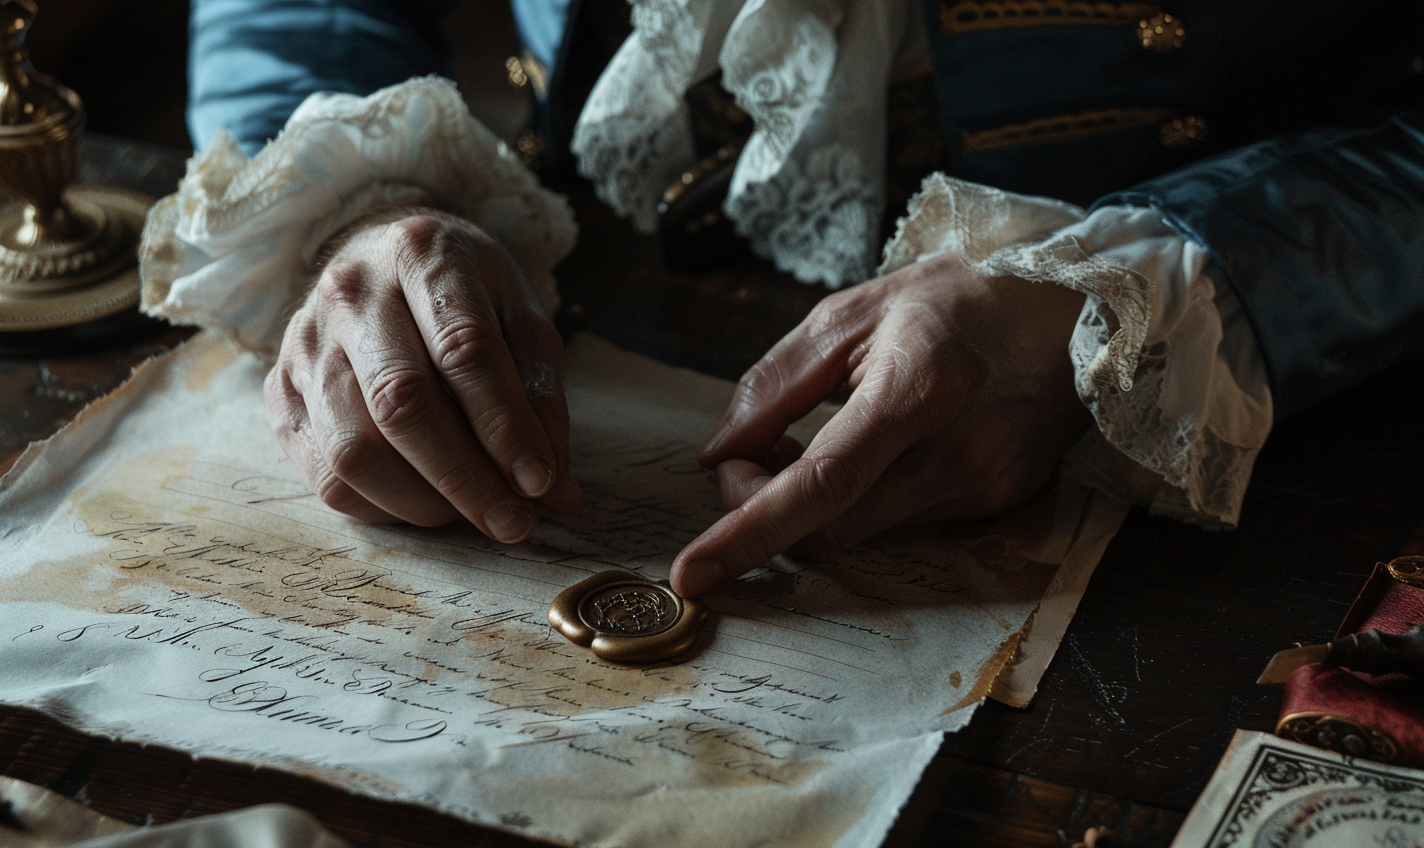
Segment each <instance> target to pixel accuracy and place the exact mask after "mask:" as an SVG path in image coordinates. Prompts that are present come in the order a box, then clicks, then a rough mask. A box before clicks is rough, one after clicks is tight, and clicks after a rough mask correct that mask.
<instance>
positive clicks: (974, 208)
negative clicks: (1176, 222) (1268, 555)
mask: <svg viewBox="0 0 1424 848" xmlns="http://www.w3.org/2000/svg"><path fill="white" fill-rule="evenodd" d="M1083 217H1084V213H1083V212H1082V210H1080V209H1078V208H1077V207H1073V206H1070V205H1069V204H1064V203H1058V202H1056V201H1050V200H1045V199H1042V198H1029V197H1023V196H1020V195H1013V194H1010V193H1009V192H1003V191H998V190H996V189H991V188H987V187H985V186H978V185H974V184H972V183H966V182H962V181H960V180H955V179H952V178H949V177H945V176H943V175H942V174H935V175H933V176H931V177H930V178H929V179H927V180H925V185H924V188H923V189H922V191H921V193H920V194H919V195H918V196H917V197H915V199H914V200H912V201H911V205H910V211H909V214H908V215H907V216H906V217H905V218H904V219H902V220H901V221H900V225H899V229H898V232H897V233H896V235H895V237H894V238H893V239H892V240H891V241H890V243H889V244H888V245H887V246H886V252H885V261H884V263H883V264H882V265H881V268H880V273H888V272H890V271H893V270H896V269H898V268H901V267H904V266H905V265H908V264H910V263H911V262H914V261H917V260H920V259H924V258H928V257H929V256H933V255H936V254H938V253H942V252H945V251H949V250H954V251H957V252H958V253H959V254H960V255H961V256H962V257H963V258H964V259H965V261H966V262H968V263H969V264H970V265H972V266H974V267H975V268H977V269H978V270H980V271H981V272H982V273H985V274H990V275H994V276H999V275H1012V276H1017V277H1021V278H1023V279H1027V280H1033V281H1036V282H1054V283H1058V284H1060V285H1065V286H1067V287H1069V288H1071V289H1074V290H1076V291H1081V292H1083V293H1084V294H1086V295H1087V300H1086V302H1085V304H1084V307H1083V311H1082V313H1081V315H1080V316H1079V320H1078V326H1077V327H1076V328H1075V330H1074V334H1073V339H1072V342H1071V343H1070V351H1069V352H1070V355H1071V356H1072V359H1073V367H1074V372H1075V378H1076V383H1077V390H1078V395H1079V397H1081V398H1082V399H1083V402H1084V403H1085V404H1086V405H1087V406H1088V407H1089V409H1091V410H1092V412H1093V416H1094V418H1095V420H1096V421H1097V424H1098V432H1097V433H1095V434H1094V435H1095V437H1096V441H1095V440H1094V439H1085V440H1084V441H1083V442H1082V443H1080V445H1079V447H1076V448H1075V449H1074V451H1073V452H1072V454H1070V457H1069V459H1068V461H1067V462H1066V463H1065V468H1066V470H1068V471H1070V473H1073V474H1074V476H1076V477H1078V478H1079V479H1082V480H1084V481H1085V482H1088V483H1090V484H1092V485H1095V486H1097V487H1098V488H1101V489H1103V490H1105V491H1107V492H1108V493H1109V494H1115V495H1117V496H1119V497H1127V498H1130V499H1133V500H1150V501H1151V503H1152V508H1153V510H1154V511H1156V512H1162V513H1165V514H1168V515H1171V516H1173V517H1174V518H1178V519H1183V520H1188V521H1193V522H1197V523H1202V524H1207V525H1211V526H1234V524H1235V522H1236V520H1237V518H1238V517H1239V513H1240V506H1241V500H1242V497H1243V496H1244V494H1245V490H1246V485H1247V483H1248V482H1249V480H1250V477H1251V469H1252V466H1253V465H1254V462H1255V457H1256V454H1257V452H1258V451H1259V449H1260V445H1259V444H1258V445H1256V446H1254V447H1253V446H1242V445H1236V444H1232V443H1231V442H1229V441H1227V440H1225V439H1223V438H1221V437H1220V436H1219V435H1217V434H1216V433H1215V432H1214V431H1213V430H1212V429H1211V427H1210V426H1209V424H1207V423H1206V421H1205V419H1206V418H1207V415H1203V416H1202V419H1201V420H1197V419H1190V420H1189V419H1175V418H1173V417H1171V416H1169V415H1167V414H1166V412H1165V411H1164V410H1163V407H1162V402H1161V400H1162V395H1163V386H1164V375H1165V374H1166V373H1167V370H1168V369H1169V368H1181V367H1196V368H1203V369H1210V368H1212V367H1219V366H1216V364H1215V363H1214V361H1208V362H1195V363H1175V362H1173V359H1174V357H1173V356H1172V353H1171V351H1172V348H1171V346H1170V337H1169V339H1168V340H1166V341H1160V342H1157V343H1154V344H1153V345H1152V346H1151V347H1150V348H1146V349H1144V348H1145V346H1146V340H1147V338H1148V334H1149V330H1150V328H1151V324H1152V320H1153V314H1152V305H1151V304H1152V300H1151V297H1150V289H1151V287H1153V286H1155V285H1158V283H1156V282H1154V281H1150V280H1148V279H1147V278H1145V277H1144V276H1143V275H1142V274H1140V273H1138V272H1137V271H1135V270H1133V269H1131V268H1126V267H1122V266H1118V265H1113V264H1110V263H1108V262H1105V261H1103V260H1101V259H1099V258H1097V257H1094V256H1089V255H1088V254H1087V253H1086V252H1085V251H1084V250H1083V248H1082V246H1081V245H1080V243H1079V241H1078V240H1077V239H1076V238H1075V237H1073V236H1072V235H1071V234H1069V233H1063V232H1057V231H1058V230H1061V229H1063V228H1065V227H1068V226H1070V225H1072V224H1075V223H1078V222H1079V221H1081V220H1082V219H1083ZM1213 352H1214V351H1213ZM1203 382H1204V383H1205V382H1208V381H1203ZM1263 437H1264V434H1263ZM1103 439H1106V441H1105V442H1104V441H1103ZM1109 445H1110V447H1109ZM1113 454H1115V455H1116V456H1117V457H1118V459H1117V460H1114V459H1113V457H1112V455H1113ZM1122 457H1126V458H1128V459H1130V460H1131V461H1132V462H1133V463H1135V466H1133V467H1131V468H1124V467H1123V466H1124V464H1123V462H1122V461H1121V458H1122ZM1134 469H1135V471H1134ZM1164 483H1165V484H1166V485H1165V486H1164V485H1162V484H1164Z"/></svg>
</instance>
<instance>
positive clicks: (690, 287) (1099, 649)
mask: <svg viewBox="0 0 1424 848" xmlns="http://www.w3.org/2000/svg"><path fill="white" fill-rule="evenodd" d="M86 157H87V165H88V171H87V173H88V176H89V178H90V179H92V180H96V181H102V182H108V183H116V184H122V185H128V186H130V187H135V188H141V189H144V190H146V191H149V192H151V193H159V194H161V193H163V192H165V191H167V190H168V189H169V188H171V186H172V185H173V183H174V182H175V181H176V179H177V177H178V176H179V175H180V174H181V170H182V157H181V155H179V154H177V153H176V152H172V151H164V150H158V149H153V148H149V147H144V146H140V145H136V144H131V143H124V142H118V141H114V140H105V139H93V140H91V142H90V143H89V145H88V147H87V153H86ZM574 200H575V206H576V208H577V209H578V210H579V215H580V220H581V225H582V227H583V230H582V238H581V243H580V246H579V248H578V249H577V250H576V251H575V253H574V255H573V256H572V257H571V258H570V259H569V260H568V261H567V262H566V263H565V264H564V266H563V267H562V268H561V270H560V279H561V285H562V286H563V289H564V293H565V298H566V300H568V301H570V302H574V303H579V304H582V305H583V307H584V309H585V314H586V318H587V323H588V326H589V328H590V329H591V330H593V331H594V332H597V333H600V334H602V335H604V336H606V337H608V338H610V339H612V340H614V341H616V342H618V343H619V344H621V345H623V346H624V347H627V348H629V349H632V350H635V351H637V352H640V353H645V354H649V355H652V356H655V357H657V358H660V359H663V360H664V361H667V362H670V363H673V364H676V365H682V366H688V367H692V368H696V369H699V370H703V371H707V372H709V373H713V374H717V375H719V376H723V377H736V376H737V375H738V373H739V372H740V371H741V369H743V368H745V367H746V366H747V365H748V364H750V362H752V361H753V360H754V359H755V358H756V356H757V355H758V354H759V353H760V352H761V351H763V350H765V349H766V348H767V347H769V346H770V345H771V344H772V343H773V342H774V341H775V340H776V339H777V338H778V337H779V336H780V335H781V334H782V333H783V332H785V331H786V330H788V329H790V328H791V327H792V326H794V325H795V324H796V322H797V321H798V320H799V319H800V317H801V316H802V315H804V314H805V312H806V311H807V310H808V309H809V308H810V307H811V305H812V304H813V303H814V302H815V301H816V300H817V299H818V298H819V296H820V294H821V291H820V290H819V289H817V288H812V287H807V286H802V285H800V284H798V283H795V282H794V281H791V280H789V279H787V278H786V277H784V276H783V275H779V274H776V273H774V272H772V271H769V270H768V269H766V268H765V267H761V266H754V265H749V266H746V267H743V268H740V269H737V270H733V271H726V272H719V273H715V274H670V273H668V272H667V271H666V270H665V269H664V267H663V265H662V262H661V258H660V255H659V249H658V245H657V242H656V240H655V239H651V238H647V237H642V236H637V235H634V234H633V233H632V232H631V231H630V230H629V229H628V227H627V226H626V225H625V224H623V223H622V222H619V221H616V220H614V219H613V218H612V216H611V215H610V214H609V213H608V212H606V211H605V210H603V209H602V208H601V207H599V206H598V205H597V204H595V203H593V202H592V201H590V200H589V199H588V198H586V197H582V196H580V195H579V194H578V193H577V192H576V193H575V195H574ZM185 335H186V333H185V331H181V330H174V329H171V328H168V329H164V328H158V329H156V330H150V331H148V332H147V333H146V334H145V335H142V337H140V338H133V339H129V340H126V341H124V342H122V343H118V344H113V345H111V346H109V347H105V348H102V349H98V350H94V351H91V352H88V353H82V354H78V355H72V356H47V357H38V356H33V355H30V356H18V357H11V358H7V359H0V468H4V467H8V465H9V464H10V463H11V462H12V461H13V459H14V457H15V455H16V454H17V452H18V451H19V449H21V448H22V447H23V445H24V443H25V442H26V441H28V440H31V439H36V438H41V437H44V436H46V435H48V434H49V433H51V432H53V431H54V430H55V429H57V428H58V427H59V426H61V425H62V423H63V422H64V421H65V420H67V419H68V418H69V417H71V416H72V415H73V414H74V413H75V412H77V411H78V410H79V408H80V407H81V406H82V405H83V404H85V403H87V402H88V401H89V400H91V399H93V398H94V397H97V396H98V395H100V394H101V393H103V392H106V391H108V390H110V389H112V388H113V387H114V386H116V385H117V384H118V382H119V381H120V380H121V379H122V378H123V377H124V376H125V375H126V374H127V373H128V369H129V368H130V367H132V366H133V365H134V364H136V363H137V362H139V361H141V360H142V359H143V358H144V357H146V356H149V355H152V354H153V353H155V352H158V351H161V350H163V349H165V348H167V347H169V346H171V345H173V344H176V343H177V342H178V341H180V340H181V339H182V338H183V337H184V336H185ZM1421 398H1424V374H1421V372H1420V370H1419V369H1418V368H1417V367H1408V366H1401V367H1396V368H1395V369H1393V370H1392V371H1390V372H1389V373H1387V374H1385V375H1382V376H1380V377H1378V378H1376V379H1374V380H1372V381H1370V382H1368V383H1366V384H1365V385H1362V386H1360V387H1358V388H1357V389H1355V390H1353V391H1351V392H1349V393H1348V394H1346V395H1343V396H1341V397H1339V398H1337V399H1335V400H1334V401H1332V402H1331V403H1330V404H1328V405H1326V406H1324V407H1322V408H1319V409H1316V410H1313V411H1311V412H1308V413H1305V414H1303V415H1300V416H1299V417H1297V418H1294V419H1292V420H1290V421H1287V422H1284V423H1282V424H1281V425H1280V426H1279V427H1278V428H1277V431H1276V432H1275V434H1273V435H1272V437H1271V441H1270V443H1269V444H1268V445H1267V447H1266V449H1265V451H1264V452H1263V453H1262V455H1261V458H1260V461H1259V462H1258V464H1257V469H1256V475H1255V480H1254V482H1253V483H1252V487H1251V490H1250V493H1249V494H1248V496H1247V499H1246V505H1245V509H1244V511H1243V515H1242V520H1241V529H1239V530H1236V531H1233V532H1225V533H1213V532H1204V531H1201V530H1198V529H1195V528H1192V527H1188V526H1184V525H1181V524H1177V523H1175V522H1172V521H1167V520H1164V519H1160V518H1153V517H1150V516H1148V515H1147V514H1146V513H1145V512H1143V511H1141V510H1138V511H1134V512H1133V513H1132V515H1130V516H1129V518H1128V520H1127V521H1126V523H1125V524H1124V525H1123V527H1122V530H1121V532H1120V533H1119V534H1118V536H1117V538H1116V539H1115V540H1114V541H1113V542H1112V544H1111V545H1110V546H1109V547H1108V550H1107V554H1106V555H1105V556H1104V558H1103V561H1102V563H1101V564H1100V565H1099V566H1098V570H1097V573H1096V574H1095V575H1094V577H1093V580H1092V584H1091V585H1090V586H1089V588H1088V591H1087V594H1086V595H1085V597H1084V598H1083V602H1082V606H1081V607H1080V608H1079V610H1078V615H1077V617H1076V618H1075V620H1074V621H1073V624H1072V625H1071V626H1070V628H1069V629H1068V633H1067V636H1066V638H1065V639H1064V641H1063V644H1062V647H1061V648H1060V649H1059V652H1058V656H1057V657H1056V658H1055V660H1054V661H1053V664H1052V665H1051V666H1050V667H1049V669H1048V673H1047V675H1046V676H1045V677H1044V680H1043V684H1042V686H1041V688H1040V690H1039V694H1038V696H1037V697H1036V698H1035V699H1034V701H1033V703H1032V704H1031V705H1030V706H1029V707H1028V708H1026V709H1022V710H1017V709H1010V708H1008V707H1004V706H1002V705H999V704H996V703H992V702H991V703H988V704H986V705H984V706H983V707H981V708H980V709H979V711H978V713H977V714H976V715H975V717H974V719H973V720H972V721H971V722H970V724H969V726H968V728H967V729H965V730H964V731H962V732H960V733H958V734H955V735H953V736H951V737H949V738H948V739H947V740H946V742H945V744H944V747H943V748H942V749H941V751H940V753H939V755H938V756H937V757H936V758H935V759H934V760H933V762H932V763H931V764H930V766H929V768H928V770H927V771H926V773H925V775H924V778H923V779H922V780H921V782H920V785H919V788H918V789H917V790H916V791H915V794H914V796H913V797H912V799H911V801H910V803H909V804H908V805H907V807H906V809H905V810H904V812H903V813H902V814H901V817H900V820H899V822H898V823H897V824H896V826H895V828H894V830H893V831H892V833H891V836H890V839H889V841H888V843H887V844H888V845H892V846H911V845H914V846H920V845H924V846H931V845H933V846H942V845H956V846H959V845H963V846H1061V845H1066V844H1068V843H1070V842H1071V841H1073V840H1074V839H1077V838H1079V837H1081V835H1082V833H1083V831H1084V830H1085V829H1086V828H1088V827H1091V826H1102V825H1105V826H1107V827H1109V828H1111V829H1112V830H1113V831H1114V832H1115V833H1116V835H1117V840H1116V841H1115V842H1114V843H1113V844H1114V845H1123V846H1165V845H1167V844H1168V843H1169V842H1170V841H1171V838H1172V836H1173V834H1174V833H1175V832H1176V830H1177V828H1178V826H1179V825H1180V823H1181V821H1182V818H1183V816H1184V814H1185V812H1186V811H1187V809H1188V808H1190V806H1191V805H1192V803H1193V802H1194V801H1195V800H1196V797H1197V795H1198V794H1199V793H1200V792H1201V790H1202V788H1203V787H1204V786H1205V784H1206V782H1207V779H1208V778H1209V777H1210V775H1211V773H1212V770H1213V768H1214V767H1215V765H1216V762H1217V760H1218V758H1219V757H1220V756H1221V753H1222V752H1223V751H1224V749H1225V747H1226V744H1227V741H1228V740H1229V739H1230V737H1231V734H1232V732H1233V730H1234V729H1236V728H1238V727H1241V728H1249V729H1255V730H1269V729H1271V728H1272V727H1273V726H1274V724H1275V718H1276V710H1277V707H1278V705H1279V691H1278V690H1276V689H1273V688H1265V687H1257V686H1255V685H1254V684H1253V683H1252V681H1253V680H1254V679H1255V677H1256V675H1257V673H1258V672H1259V671H1260V670H1261V668H1262V667H1263V665H1264V664H1265V662H1266V660H1267V659H1268V658H1269V657H1270V656H1271V654H1272V653H1274V652H1275V651H1276V650H1278V649H1280V648H1283V647H1289V646H1290V645H1291V643H1293V642H1295V641H1306V642H1317V641H1321V640H1324V639H1326V638H1328V637H1329V636H1330V635H1331V633H1332V632H1333V630H1334V628H1335V626H1336V624H1337V623H1338V622H1339V620H1340V619H1341V617H1342V616H1343V615H1344V613H1345V610H1346V608H1347V607H1348V606H1349V603H1350V601H1351V600H1352V599H1353V598H1354V594H1355V592H1356V590H1357V589H1358V588H1359V586H1360V585H1361V584H1362V583H1363V582H1364V580H1365V577H1366V576H1367V575H1368V573H1369V570H1370V568H1371V567H1372V566H1373V564H1374V563H1375V562H1376V561H1379V560H1384V559H1389V558H1391V557H1394V556H1397V555H1400V554H1402V553H1415V554H1424V486H1421V481H1424V429H1421V426H1420V421H1421V420H1424V419H1422V418H1421V413H1424V400H1421ZM0 768H3V770H4V774H6V775H8V776H11V777H16V778H20V779H23V780H28V781H31V782H33V783H37V784H40V785H43V786H48V787H50V788H53V789H55V790H57V791H59V792H61V793H63V794H65V795H68V796H70V797H73V798H76V799H78V800H80V801H82V802H83V803H85V804H88V805H89V806H91V807H92V808H94V809H96V810H99V811H101V812H103V813H106V814H108V815H111V816H115V817H118V818H120V819H123V820H125V821H130V822H135V823H145V822H165V821H170V820H173V819H176V818H183V817H188V816H195V815H201V814H204V813H211V812H218V811H223V810H229V809H233V808H235V807H240V806H246V805H250V804H257V803H263V802H269V801H286V802H289V803H293V804H297V805H299V806H302V807H305V808H306V809H308V810H310V811H311V812H313V813H315V814H316V815H317V816H318V817H320V818H321V819H322V820H323V821H324V822H325V823H326V824H327V826H328V827H330V828H331V829H332V830H333V831H335V832H336V833H338V834H340V835H342V836H343V837H345V838H347V839H348V840H350V841H351V842H352V843H353V844H356V845H412V846H416V845H419V846H445V845H456V844H459V845H480V846H520V845H531V844H533V843H530V842H528V841H526V840H522V839H519V838H516V837H512V836H509V835H506V834H502V833H497V832H493V831H488V830H484V829H482V828H478V827H475V826H473V825H470V824H467V823H464V822H461V821H459V820H456V819H453V818H450V817H447V816H442V815H438V814H435V813H432V812H429V811H427V810H424V809H420V808H415V807H403V806H399V805H393V804H384V803H375V802H371V801H367V800H364V799H362V798H359V797H357V796H354V795H351V794H349V793H346V792H344V791H342V790H341V789H339V788H337V787H333V786H329V785H324V784H319V783H315V782H313V781H310V780H307V779H304V778H300V777H297V776H294V775H289V774H285V773H281V772H277V771H273V770H269V769H253V768H251V767H247V766H242V765H237V764H234V763H229V762H223V761H216V760H204V759H199V760H194V759H191V758H190V757H188V756H187V755H186V754H182V753H178V752H175V751H169V750H163V749H158V748H153V747H147V748H145V747H139V746H137V745H133V744H128V743H125V742H123V741H120V740H105V739H98V738H92V737H88V736H84V735H82V734H80V733H77V732H75V731H73V730H70V729H68V728H66V727H63V726H61V725H60V724H58V723H56V722H54V721H52V720H50V719H48V718H46V717H44V716H41V715H39V714H37V713H34V712H31V711H27V710H21V709H14V708H3V707H0ZM1065 837H1066V838H1065ZM0 841H3V840H0Z"/></svg>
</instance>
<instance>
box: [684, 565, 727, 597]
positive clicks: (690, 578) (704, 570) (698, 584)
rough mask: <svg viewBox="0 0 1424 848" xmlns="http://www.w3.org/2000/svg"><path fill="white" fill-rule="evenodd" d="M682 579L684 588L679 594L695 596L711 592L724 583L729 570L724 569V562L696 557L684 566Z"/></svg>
mask: <svg viewBox="0 0 1424 848" xmlns="http://www.w3.org/2000/svg"><path fill="white" fill-rule="evenodd" d="M679 576H680V577H681V579H680V580H679V581H678V582H679V583H680V584H682V589H681V590H680V591H679V592H678V594H680V595H682V596H683V597H684V598H695V597H697V596H698V595H701V594H703V593H704V592H710V591H712V590H713V589H716V588H717V587H718V586H721V585H722V582H723V581H724V580H725V579H726V577H727V572H725V571H723V570H722V564H721V563H719V562H715V561H713V560H710V559H695V560H693V561H691V562H689V563H688V564H687V565H684V566H683V567H682V574H681V575H679Z"/></svg>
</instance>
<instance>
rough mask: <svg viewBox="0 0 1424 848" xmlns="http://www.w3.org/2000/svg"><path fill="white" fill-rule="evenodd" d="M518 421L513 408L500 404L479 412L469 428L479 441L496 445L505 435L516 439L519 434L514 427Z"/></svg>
mask: <svg viewBox="0 0 1424 848" xmlns="http://www.w3.org/2000/svg"><path fill="white" fill-rule="evenodd" d="M518 420H519V417H518V415H517V414H516V413H515V410H514V409H513V408H511V407H510V406H509V405H508V404H501V405H499V406H496V407H492V408H490V409H487V410H484V411H483V412H481V413H480V414H479V416H478V417H477V418H476V419H475V420H474V422H473V423H472V424H471V426H472V427H473V428H474V430H475V432H476V433H477V434H479V437H480V441H482V442H494V443H498V442H500V441H502V440H503V439H504V438H505V437H506V436H507V435H513V436H514V437H515V438H517V437H518V435H519V433H518V430H517V428H516V427H515V423H516V422H517V421H518Z"/></svg>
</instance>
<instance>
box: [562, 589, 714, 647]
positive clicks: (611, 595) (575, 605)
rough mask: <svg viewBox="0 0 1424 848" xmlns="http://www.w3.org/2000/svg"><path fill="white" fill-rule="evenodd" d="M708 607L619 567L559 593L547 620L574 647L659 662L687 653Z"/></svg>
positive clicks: (703, 620)
mask: <svg viewBox="0 0 1424 848" xmlns="http://www.w3.org/2000/svg"><path fill="white" fill-rule="evenodd" d="M706 620H707V605H706V604H704V603H702V601H700V600H698V599H696V598H682V597H679V596H678V595H677V593H676V592H674V591H673V590H672V589H670V588H668V587H667V586H664V585H662V584H660V583H653V582H651V581H649V580H646V579H644V578H642V577H638V576H636V575H632V574H628V573H626V572H623V571H603V572H599V573H598V574H595V575H593V576H592V577H590V578H588V579H587V580H583V581H581V582H579V583H576V584H575V585H573V586H570V587H569V588H567V589H565V590H564V591H562V592H560V593H559V596H558V597H557V598H555V599H554V602H553V603H552V604H550V605H549V624H551V625H553V627H554V629H555V630H557V631H559V632H560V633H562V634H564V636H565V637H566V638H568V640H569V641H570V642H573V643H574V644H575V645H583V646H584V647H586V648H592V649H593V652H594V653H595V654H597V655H598V656H600V657H602V658H603V659H605V660H609V661H611V662H619V663H645V662H659V661H662V660H669V659H672V658H674V657H676V656H678V655H679V654H683V653H686V652H687V650H688V649H690V648H691V647H692V644H693V642H695V641H697V635H698V634H699V633H700V632H701V631H702V624H703V622H705V621H706Z"/></svg>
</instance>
